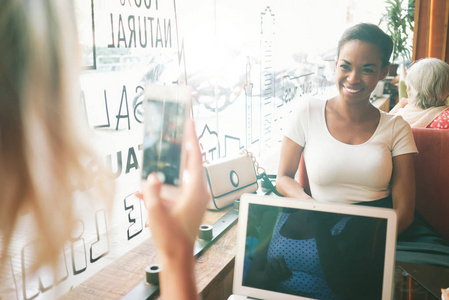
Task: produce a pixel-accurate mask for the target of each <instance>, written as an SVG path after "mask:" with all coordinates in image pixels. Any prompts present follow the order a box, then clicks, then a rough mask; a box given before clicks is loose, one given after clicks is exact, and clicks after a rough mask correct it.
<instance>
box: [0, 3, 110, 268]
mask: <svg viewBox="0 0 449 300" xmlns="http://www.w3.org/2000/svg"><path fill="white" fill-rule="evenodd" d="M72 5H73V1H66V0H2V1H0V41H1V43H0V97H1V100H0V182H1V185H2V188H1V189H2V191H1V193H0V241H1V243H0V245H1V253H0V270H1V269H3V268H4V267H5V264H6V260H7V257H8V254H9V253H8V249H9V246H10V243H11V237H12V235H13V233H14V230H15V228H16V226H17V224H18V221H19V219H21V216H22V215H26V216H27V219H31V220H32V221H31V224H30V226H29V231H30V233H32V236H33V237H34V238H35V240H36V241H37V242H36V243H33V245H36V247H35V248H34V252H35V253H34V254H35V257H36V260H35V264H34V266H33V268H34V269H36V268H38V267H40V266H42V265H44V264H45V265H47V264H49V265H53V266H55V265H56V263H57V261H56V260H57V259H58V257H59V254H60V252H61V250H62V249H63V245H64V243H65V242H66V241H67V240H68V239H69V238H70V236H71V233H72V230H73V228H74V224H75V218H76V212H75V210H74V194H75V193H76V192H77V191H86V192H87V191H88V193H86V194H90V195H95V198H94V199H98V198H99V197H102V198H110V197H111V196H112V192H113V191H112V190H113V189H111V185H110V184H111V182H112V181H110V180H108V176H106V175H105V173H104V172H103V171H102V169H101V167H100V165H99V164H98V160H97V157H96V155H95V153H94V151H93V150H92V149H91V148H90V146H89V142H88V141H87V140H86V138H85V137H86V136H87V135H86V132H85V130H84V129H86V128H85V127H86V126H85V124H84V123H83V122H82V121H83V120H84V119H83V118H84V116H83V115H80V114H77V112H78V111H79V108H80V107H79V105H80V91H79V89H78V75H79V70H80V60H79V53H78V51H77V49H78V41H77V33H76V23H75V17H74V10H73V7H72Z"/></svg>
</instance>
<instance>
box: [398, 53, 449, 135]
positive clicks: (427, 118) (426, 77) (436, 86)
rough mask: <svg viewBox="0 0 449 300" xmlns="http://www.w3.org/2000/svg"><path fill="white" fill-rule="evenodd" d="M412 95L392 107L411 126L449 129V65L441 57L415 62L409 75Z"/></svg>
mask: <svg viewBox="0 0 449 300" xmlns="http://www.w3.org/2000/svg"><path fill="white" fill-rule="evenodd" d="M406 84H407V94H408V98H402V99H401V100H400V101H399V103H398V104H396V106H395V107H393V109H392V110H391V111H390V112H391V113H396V114H398V115H401V116H402V117H403V118H404V119H405V120H406V121H407V122H409V123H410V125H411V127H422V128H438V129H449V106H448V105H447V103H446V100H447V99H448V97H449V65H448V64H447V63H445V62H444V61H442V60H439V59H437V58H424V59H421V60H419V61H417V62H415V63H414V64H413V65H412V67H411V68H410V70H409V71H408V74H407V77H406Z"/></svg>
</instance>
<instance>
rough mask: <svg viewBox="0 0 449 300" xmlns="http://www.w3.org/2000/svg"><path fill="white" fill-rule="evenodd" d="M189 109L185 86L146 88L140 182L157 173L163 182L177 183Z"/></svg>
mask: <svg viewBox="0 0 449 300" xmlns="http://www.w3.org/2000/svg"><path fill="white" fill-rule="evenodd" d="M190 106H191V92H190V89H189V88H188V87H187V86H168V85H155V84H150V85H148V86H147V87H146V88H145V96H144V109H145V110H144V116H145V119H144V141H143V148H144V149H143V166H142V179H146V178H147V177H148V175H149V174H150V173H152V172H156V173H157V174H158V177H159V180H160V181H161V182H162V183H165V184H170V185H176V186H177V185H179V184H180V182H181V180H182V174H181V166H182V165H183V162H184V156H185V154H184V151H183V148H184V147H183V135H184V125H185V122H186V120H187V119H188V117H189V111H190Z"/></svg>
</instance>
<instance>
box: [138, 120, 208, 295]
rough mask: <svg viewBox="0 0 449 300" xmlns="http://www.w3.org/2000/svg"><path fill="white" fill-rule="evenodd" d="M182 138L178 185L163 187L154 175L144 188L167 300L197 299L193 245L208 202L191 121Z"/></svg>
mask: <svg viewBox="0 0 449 300" xmlns="http://www.w3.org/2000/svg"><path fill="white" fill-rule="evenodd" d="M184 136H185V139H186V140H185V141H186V143H185V145H186V146H185V150H186V166H185V168H184V173H183V182H182V183H181V186H180V187H173V186H167V185H164V184H162V183H161V182H160V181H159V179H158V177H157V175H156V174H154V173H152V174H150V175H149V176H148V179H147V180H146V181H145V182H144V185H143V198H144V202H145V206H146V208H147V211H148V224H149V226H150V229H151V233H152V238H153V241H154V243H155V245H156V247H157V248H158V252H159V257H160V259H161V264H162V271H161V274H160V283H161V292H162V294H163V295H164V296H165V297H166V298H167V299H194V298H195V297H197V292H196V283H195V278H194V274H193V267H194V259H193V245H194V242H195V239H196V236H197V234H198V230H199V226H200V223H201V220H202V217H203V214H204V211H205V208H206V205H207V203H208V201H209V192H208V189H207V186H206V181H205V176H204V169H203V165H202V157H201V153H200V150H199V146H198V140H197V138H196V135H195V129H194V125H193V122H192V121H188V122H187V124H186V127H185V133H184ZM170 286H171V288H170ZM173 286H176V289H173V288H172V287H173Z"/></svg>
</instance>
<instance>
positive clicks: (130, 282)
mask: <svg viewBox="0 0 449 300" xmlns="http://www.w3.org/2000/svg"><path fill="white" fill-rule="evenodd" d="M228 210H229V209H228ZM228 210H224V211H220V212H211V211H208V212H206V214H205V216H204V219H203V222H202V223H203V224H213V223H214V222H215V221H216V220H218V219H219V218H220V217H221V216H223V215H224V214H225V213H226V212H227V211H228ZM236 243H237V225H236V224H234V225H233V226H232V227H230V228H229V229H228V231H226V232H225V233H224V234H223V235H222V236H221V237H220V238H219V239H218V240H217V241H216V242H215V243H214V244H212V246H211V247H210V248H208V249H207V250H206V251H205V252H203V253H202V254H201V255H200V256H199V257H197V262H196V265H195V275H196V281H197V288H198V291H199V293H200V294H201V296H202V297H203V299H205V300H226V299H227V298H228V297H229V295H230V294H231V293H232V281H233V272H234V258H235V254H236ZM157 262H158V261H157V254H156V248H155V246H154V244H153V243H152V240H151V238H149V239H147V240H146V241H144V242H143V243H141V244H140V245H138V246H137V247H135V248H134V249H132V250H130V251H129V252H127V253H126V254H125V255H123V256H121V257H120V258H118V259H116V260H115V261H114V262H112V263H111V264H110V265H108V266H107V267H105V268H104V269H103V270H101V271H99V272H98V273H96V274H95V275H93V276H92V277H91V278H89V279H87V280H86V281H84V282H83V283H81V284H80V285H78V286H76V287H75V288H74V289H73V290H71V291H70V292H68V293H67V294H65V295H64V296H63V297H62V299H77V300H78V299H120V298H122V297H124V296H125V295H127V294H128V293H129V292H130V291H131V290H133V289H134V287H136V286H137V285H139V284H140V283H141V282H142V281H143V280H145V267H146V266H148V265H150V264H154V263H157ZM410 266H411V267H410ZM404 267H407V270H408V273H410V274H411V275H414V274H413V272H415V271H414V270H415V269H416V270H420V272H422V270H423V268H424V271H426V270H427V272H428V274H432V273H434V272H435V271H436V270H437V268H436V267H434V266H426V265H417V264H406V263H400V262H397V263H396V268H395V276H394V281H395V284H394V299H395V300H406V299H415V300H419V299H428V300H431V299H435V300H437V299H438V298H435V294H433V295H432V293H431V292H430V291H429V290H427V289H426V288H425V287H424V286H423V285H422V283H424V282H422V283H421V282H418V281H416V280H414V279H413V278H412V277H411V276H410V274H407V272H404V270H403V268H404ZM439 274H443V275H438V278H439V279H440V281H444V280H447V278H449V277H448V276H449V270H445V269H443V270H442V272H440V273H439ZM429 280H430V281H431V282H432V281H435V279H433V278H432V277H429ZM429 280H428V281H429ZM427 285H428V286H430V285H429V284H427ZM440 285H441V284H440ZM443 286H444V284H443Z"/></svg>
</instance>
